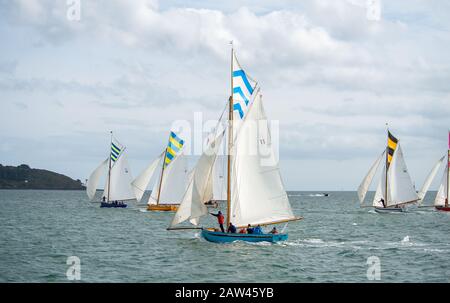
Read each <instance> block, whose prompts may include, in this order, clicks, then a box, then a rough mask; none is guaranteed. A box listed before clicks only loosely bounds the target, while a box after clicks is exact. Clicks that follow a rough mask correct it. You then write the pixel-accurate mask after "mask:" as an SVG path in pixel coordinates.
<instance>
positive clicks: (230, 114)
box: [226, 41, 234, 228]
mask: <svg viewBox="0 0 450 303" xmlns="http://www.w3.org/2000/svg"><path fill="white" fill-rule="evenodd" d="M233 52H234V50H233V41H231V82H230V83H231V94H230V98H229V100H228V103H229V104H228V107H229V110H228V167H227V226H226V228H228V226H229V225H230V211H231V149H232V147H233Z"/></svg>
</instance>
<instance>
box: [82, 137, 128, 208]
mask: <svg viewBox="0 0 450 303" xmlns="http://www.w3.org/2000/svg"><path fill="white" fill-rule="evenodd" d="M125 150H126V147H125V146H123V145H122V144H120V143H119V141H117V139H115V138H114V136H113V134H112V132H111V153H110V155H109V157H108V158H107V159H106V160H104V161H103V162H102V163H101V164H100V165H99V166H98V167H97V168H96V169H95V170H94V171H93V172H92V174H91V175H90V177H89V179H88V182H87V185H86V192H87V195H88V197H89V199H90V200H91V201H93V200H94V198H95V193H96V191H97V186H98V183H99V181H100V178H101V176H102V175H103V174H104V172H105V170H106V169H107V170H108V173H107V177H106V184H105V188H104V190H103V194H102V198H101V203H100V207H102V208H125V207H127V204H126V203H124V202H123V201H127V200H135V199H136V197H135V195H134V193H133V190H132V188H131V180H132V175H131V170H130V166H129V164H128V161H127V158H126V154H125Z"/></svg>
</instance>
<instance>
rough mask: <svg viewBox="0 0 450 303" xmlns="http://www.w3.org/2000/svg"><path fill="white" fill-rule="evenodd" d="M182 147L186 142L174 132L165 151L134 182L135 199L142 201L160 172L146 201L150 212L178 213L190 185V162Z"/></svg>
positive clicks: (171, 133)
mask: <svg viewBox="0 0 450 303" xmlns="http://www.w3.org/2000/svg"><path fill="white" fill-rule="evenodd" d="M183 145H184V140H182V139H181V138H180V137H179V136H178V135H177V134H176V133H175V132H173V131H171V132H170V135H169V142H168V144H167V147H166V149H165V150H164V152H163V153H162V154H161V155H160V156H159V157H158V158H157V159H155V160H154V161H153V162H152V163H150V165H149V166H148V167H147V168H146V169H145V170H144V171H142V173H141V174H140V175H139V176H138V177H137V178H136V179H135V180H134V181H133V182H132V183H131V185H132V186H133V189H134V191H135V193H136V199H137V200H138V201H141V199H142V197H143V195H144V192H145V190H146V189H147V187H148V185H149V183H150V181H151V179H152V177H153V175H154V174H155V172H157V171H159V172H160V173H159V176H158V178H157V181H156V182H155V183H154V186H153V189H152V191H151V194H150V197H149V199H148V201H147V204H148V206H147V210H149V211H176V210H177V209H178V205H179V203H180V201H181V199H182V197H183V194H184V192H185V190H186V184H187V182H188V169H187V159H186V156H185V155H184V151H183Z"/></svg>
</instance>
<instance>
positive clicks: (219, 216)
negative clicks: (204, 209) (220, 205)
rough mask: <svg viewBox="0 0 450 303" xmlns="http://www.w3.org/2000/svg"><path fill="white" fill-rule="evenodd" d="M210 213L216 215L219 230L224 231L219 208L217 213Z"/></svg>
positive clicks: (223, 218)
mask: <svg viewBox="0 0 450 303" xmlns="http://www.w3.org/2000/svg"><path fill="white" fill-rule="evenodd" d="M210 214H211V215H213V216H214V217H217V223H219V226H220V230H221V231H222V232H223V233H224V232H225V229H224V228H223V223H224V222H225V217H224V216H223V214H222V212H221V211H220V210H219V212H218V213H217V214H213V213H210Z"/></svg>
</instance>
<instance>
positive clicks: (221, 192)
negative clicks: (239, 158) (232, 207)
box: [212, 156, 227, 201]
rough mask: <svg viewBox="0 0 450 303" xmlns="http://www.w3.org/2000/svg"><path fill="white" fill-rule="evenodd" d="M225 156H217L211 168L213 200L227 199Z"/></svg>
mask: <svg viewBox="0 0 450 303" xmlns="http://www.w3.org/2000/svg"><path fill="white" fill-rule="evenodd" d="M225 159H226V158H225V157H223V156H217V159H216V163H215V164H214V168H213V174H212V175H213V181H212V182H213V200H216V201H217V200H219V201H224V200H226V199H227V182H226V179H227V178H226V163H225Z"/></svg>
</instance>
